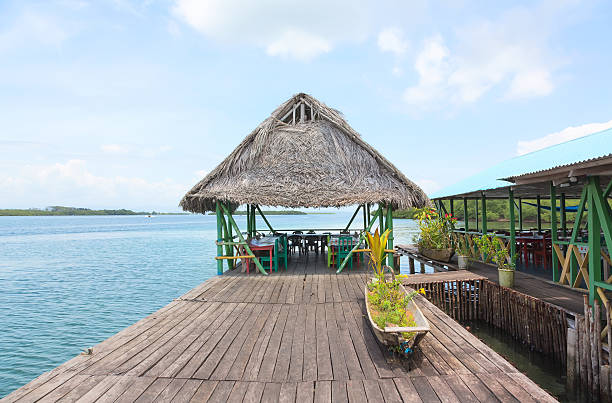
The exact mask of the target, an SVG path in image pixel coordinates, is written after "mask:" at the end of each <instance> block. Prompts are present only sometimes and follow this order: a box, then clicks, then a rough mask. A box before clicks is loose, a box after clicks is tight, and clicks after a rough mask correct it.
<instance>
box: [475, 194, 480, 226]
mask: <svg viewBox="0 0 612 403" xmlns="http://www.w3.org/2000/svg"><path fill="white" fill-rule="evenodd" d="M474 206H475V207H476V232H480V229H479V227H478V221H480V218H479V216H478V199H474Z"/></svg>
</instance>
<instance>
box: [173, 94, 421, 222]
mask: <svg viewBox="0 0 612 403" xmlns="http://www.w3.org/2000/svg"><path fill="white" fill-rule="evenodd" d="M217 200H219V201H223V202H228V203H230V204H231V205H233V206H234V207H235V206H237V205H241V204H258V205H262V206H282V207H340V206H347V205H354V204H362V203H379V202H382V203H390V204H391V205H392V206H393V207H394V208H408V207H422V206H425V205H428V204H429V203H430V201H429V199H428V198H427V196H426V195H425V193H424V192H423V191H422V190H421V188H419V187H418V186H417V185H416V184H414V182H412V181H410V180H409V179H408V178H406V177H405V176H404V175H403V174H402V173H401V172H400V171H399V170H398V169H397V168H396V167H395V166H393V164H391V163H390V162H389V161H387V160H386V159H385V158H384V157H383V156H382V155H380V154H379V153H378V152H377V151H376V150H374V149H373V148H372V147H371V146H370V145H369V144H367V143H366V142H365V141H363V140H362V138H361V136H360V135H359V133H357V132H356V131H355V130H353V128H351V127H350V126H349V125H348V123H347V122H346V121H345V120H344V119H343V118H342V115H341V113H340V112H338V111H337V110H335V109H332V108H330V107H328V106H327V105H325V104H323V103H321V102H319V101H318V100H316V99H315V98H313V97H311V96H310V95H307V94H297V95H295V96H293V97H292V98H291V99H289V100H288V101H287V102H285V103H283V104H282V105H281V106H279V107H278V108H277V109H276V110H275V111H274V112H272V114H271V115H270V117H268V118H267V119H266V120H264V121H263V122H262V123H261V124H260V125H259V126H257V128H255V130H253V132H251V134H249V135H248V136H247V137H246V138H245V139H244V140H242V142H241V143H240V145H238V147H237V148H236V149H235V150H234V151H233V152H232V153H231V154H230V155H229V156H228V157H227V158H226V159H225V160H224V161H223V162H222V163H221V164H219V166H217V167H216V168H215V169H214V170H213V171H211V172H210V173H209V174H208V175H207V176H206V177H205V178H204V179H202V180H201V181H200V182H198V183H197V184H196V185H195V186H194V187H193V188H192V189H191V190H190V191H189V192H187V194H186V195H185V197H183V200H181V203H180V206H181V207H182V208H183V209H184V210H187V211H192V212H197V213H203V212H205V211H212V210H214V209H215V205H216V201H217Z"/></svg>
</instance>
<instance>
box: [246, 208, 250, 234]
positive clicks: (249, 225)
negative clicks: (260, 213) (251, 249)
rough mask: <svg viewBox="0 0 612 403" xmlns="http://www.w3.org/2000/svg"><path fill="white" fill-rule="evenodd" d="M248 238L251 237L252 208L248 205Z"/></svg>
mask: <svg viewBox="0 0 612 403" xmlns="http://www.w3.org/2000/svg"><path fill="white" fill-rule="evenodd" d="M246 224H247V238H250V237H251V206H250V205H248V204H247V205H246Z"/></svg>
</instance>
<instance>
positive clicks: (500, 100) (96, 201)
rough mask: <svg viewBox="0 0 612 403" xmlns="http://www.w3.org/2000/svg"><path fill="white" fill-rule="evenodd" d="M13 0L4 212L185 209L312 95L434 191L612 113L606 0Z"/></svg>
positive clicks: (3, 66)
mask: <svg viewBox="0 0 612 403" xmlns="http://www.w3.org/2000/svg"><path fill="white" fill-rule="evenodd" d="M329 3H331V4H328V2H327V1H323V0H312V1H310V2H294V1H287V0H286V1H280V0H264V1H259V2H252V1H237V0H225V1H222V0H215V1H196V0H176V1H170V0H159V1H156V0H148V1H145V0H143V1H136V0H132V1H129V0H115V1H112V0H99V1H87V0H46V1H39V2H37V1H23V0H15V1H12V0H4V1H2V2H0V200H1V202H0V208H27V207H45V206H49V205H71V206H82V207H91V208H121V207H124V208H132V209H145V210H151V209H155V210H163V211H177V210H178V207H177V205H178V202H179V200H180V198H181V197H182V195H183V194H184V193H185V192H186V191H187V190H188V189H189V188H190V187H191V186H193V185H194V184H195V183H196V182H197V180H199V179H200V178H201V177H202V176H203V175H204V174H205V173H206V172H208V171H210V170H211V169H213V168H214V167H215V166H216V165H217V164H218V163H219V162H220V161H221V160H222V159H223V158H224V156H226V155H227V154H228V153H229V152H231V150H232V149H233V148H234V147H235V146H236V145H237V144H238V143H239V142H240V141H241V140H242V138H243V137H244V136H246V135H247V134H248V133H249V132H250V131H251V130H252V129H253V128H255V127H256V126H257V125H258V124H259V123H260V122H261V121H262V120H263V119H265V118H266V117H267V116H268V115H269V114H270V112H272V111H273V110H274V109H275V108H276V107H277V106H278V105H279V104H280V103H282V102H284V101H285V100H286V99H287V98H289V97H290V96H291V95H292V94H294V93H298V92H307V93H310V94H311V95H313V96H314V97H316V98H318V99H320V100H321V101H323V102H325V103H326V104H328V105H329V106H331V107H334V108H337V109H340V110H341V111H342V112H343V113H344V115H345V117H346V119H347V120H348V122H349V123H350V124H351V125H352V126H353V127H354V128H355V129H356V130H357V131H359V132H360V133H361V134H362V136H363V137H364V139H365V140H366V141H367V142H369V143H370V144H372V145H373V146H374V147H375V148H377V149H378V150H379V151H380V152H382V153H383V154H384V155H385V156H386V157H387V158H388V159H389V160H391V161H392V162H393V163H394V164H395V165H396V166H397V167H398V168H400V169H401V170H402V171H403V172H404V173H405V174H406V175H407V176H408V177H409V178H411V179H413V180H415V181H416V182H417V183H419V184H421V186H422V187H423V188H424V189H425V190H426V191H428V192H433V191H435V190H437V189H439V188H440V187H443V186H445V185H448V184H451V183H453V182H455V181H457V180H459V179H462V178H464V177H466V176H469V175H471V174H473V173H476V172H478V171H479V170H481V169H483V168H485V167H487V166H488V165H490V164H493V163H495V162H498V161H500V160H503V159H507V158H510V157H513V156H515V155H517V154H519V153H525V152H528V151H531V150H534V149H537V148H541V147H544V146H546V145H550V144H554V143H556V142H559V141H563V140H568V139H571V138H575V137H578V136H581V135H585V134H588V133H591V132H594V131H598V130H603V129H605V128H608V127H612V96H611V94H612V78H611V77H610V66H612V41H611V40H610V38H612V28H611V25H610V23H609V21H611V20H612V6H611V5H610V3H609V2H605V1H600V2H598V1H577V0H576V1H541V2H520V1H515V2H508V3H503V2H490V1H469V0H464V1H461V0H460V1H450V0H447V1H439V2H433V1H431V2H430V1H414V2H409V1H386V2H382V3H383V4H379V3H380V2H374V1H372V2H368V1H354V0H353V1H348V0H339V1H336V2H329Z"/></svg>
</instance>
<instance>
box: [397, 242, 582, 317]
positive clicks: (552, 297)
mask: <svg viewBox="0 0 612 403" xmlns="http://www.w3.org/2000/svg"><path fill="white" fill-rule="evenodd" d="M398 249H399V250H402V249H403V250H404V251H406V252H409V253H418V252H417V250H416V248H415V247H414V246H413V245H398ZM445 265H447V266H449V267H451V268H456V267H457V258H456V257H454V258H453V260H452V261H451V262H450V263H445ZM417 270H418V268H417ZM468 271H469V272H470V273H473V274H475V275H477V276H481V277H486V278H487V279H488V280H489V281H492V282H494V283H497V284H499V277H498V273H497V269H496V268H495V267H493V266H491V265H487V264H484V263H480V262H471V263H470V268H469V269H468ZM440 273H445V272H444V271H441V272H440ZM449 273H457V272H455V271H449ZM436 274H437V273H436ZM425 276H426V275H425ZM512 288H513V289H514V290H516V291H518V292H522V293H523V294H527V295H531V296H532V297H535V298H538V299H541V300H542V301H546V302H548V303H549V304H553V305H557V306H558V307H561V308H563V309H564V310H566V311H567V312H568V313H571V314H572V315H575V314H576V313H578V314H580V313H581V312H583V311H584V306H583V297H582V296H583V291H581V290H578V289H570V288H568V287H564V286H560V285H557V284H555V283H553V282H552V281H548V280H546V279H544V278H541V277H537V276H534V275H531V274H527V273H522V272H520V271H516V272H515V274H514V287H512Z"/></svg>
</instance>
